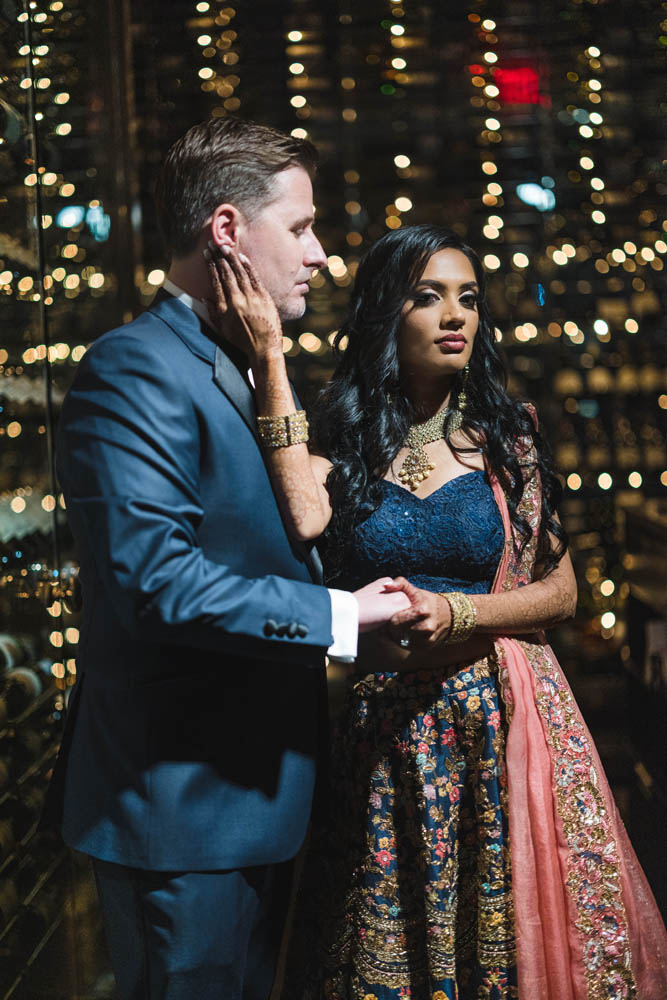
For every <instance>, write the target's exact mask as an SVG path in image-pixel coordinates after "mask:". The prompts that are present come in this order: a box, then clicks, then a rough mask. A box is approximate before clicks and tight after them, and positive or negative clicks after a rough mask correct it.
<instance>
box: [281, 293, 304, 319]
mask: <svg viewBox="0 0 667 1000" xmlns="http://www.w3.org/2000/svg"><path fill="white" fill-rule="evenodd" d="M305 311H306V299H305V296H303V295H298V296H295V297H294V298H290V299H288V300H287V302H283V303H281V305H280V306H279V307H278V314H279V316H280V318H281V319H282V320H287V321H289V320H292V319H301V317H302V316H303V314H304V313H305Z"/></svg>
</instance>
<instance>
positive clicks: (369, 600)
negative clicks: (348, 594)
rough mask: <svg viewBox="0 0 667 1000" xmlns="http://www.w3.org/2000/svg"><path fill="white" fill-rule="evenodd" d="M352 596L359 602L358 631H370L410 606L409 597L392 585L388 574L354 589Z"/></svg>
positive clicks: (405, 610)
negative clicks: (359, 588) (358, 588)
mask: <svg viewBox="0 0 667 1000" xmlns="http://www.w3.org/2000/svg"><path fill="white" fill-rule="evenodd" d="M354 596H355V597H356V599H357V602H358V604H359V632H372V631H373V630H374V629H377V628H380V627H381V626H382V625H386V624H387V622H388V621H390V619H391V618H392V617H393V616H394V615H396V614H398V613H399V612H401V611H403V612H407V610H408V609H409V608H410V606H411V605H410V600H409V598H408V597H407V596H406V595H405V594H404V593H402V592H401V590H400V588H397V587H395V586H394V581H393V580H392V579H391V577H390V576H384V577H382V578H381V579H380V580H374V581H373V583H369V584H367V585H366V586H365V587H362V588H361V590H355V591H354Z"/></svg>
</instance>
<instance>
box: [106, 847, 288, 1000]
mask: <svg viewBox="0 0 667 1000" xmlns="http://www.w3.org/2000/svg"><path fill="white" fill-rule="evenodd" d="M92 860H93V869H94V872H95V879H96V882H97V888H98V893H99V896H100V901H101V904H102V913H103V918H104V927H105V932H106V938H107V944H108V947H109V952H110V957H111V966H112V969H113V972H114V975H115V977H116V985H117V997H118V1000H193V998H194V997H196V998H197V1000H268V998H269V996H270V993H271V988H272V986H273V980H274V977H275V973H276V966H277V963H278V956H279V952H280V944H281V939H282V934H283V929H284V925H285V919H286V914H287V908H288V903H289V898H290V890H291V882H292V873H293V862H292V861H287V862H282V863H280V864H275V865H263V866H259V867H255V868H239V869H232V870H230V871H213V872H157V871H144V870H141V869H136V868H127V867H125V866H124V865H118V864H113V863H111V862H108V861H100V860H99V859H97V858H93V859H92Z"/></svg>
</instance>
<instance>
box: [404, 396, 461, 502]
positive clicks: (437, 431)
mask: <svg viewBox="0 0 667 1000" xmlns="http://www.w3.org/2000/svg"><path fill="white" fill-rule="evenodd" d="M448 412H449V411H448V410H441V411H440V413H436V414H435V416H433V417H431V418H430V419H429V420H425V421H424V423H423V424H413V425H412V427H411V428H410V430H409V431H408V434H407V437H406V439H405V446H406V447H407V448H409V449H410V451H409V453H408V455H407V456H406V458H405V461H404V462H403V464H402V466H401V468H400V469H399V472H398V479H399V480H400V481H401V482H402V483H403V485H404V486H409V487H410V489H411V490H413V491H414V490H416V489H417V487H418V486H419V484H420V483H423V481H424V480H425V479H427V478H428V476H429V475H430V473H431V472H432V471H433V469H434V468H435V466H434V465H433V463H432V462H431V459H430V458H429V456H428V453H427V452H426V450H425V448H424V445H427V444H431V443H432V442H433V441H439V440H440V439H441V438H444V437H445V424H446V422H447V416H448Z"/></svg>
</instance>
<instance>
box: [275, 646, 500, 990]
mask: <svg viewBox="0 0 667 1000" xmlns="http://www.w3.org/2000/svg"><path fill="white" fill-rule="evenodd" d="M505 737H506V725H505V720H504V716H503V708H502V705H501V702H500V697H499V691H498V684H497V679H496V668H495V663H494V661H493V660H492V659H491V658H490V657H489V658H484V659H482V660H478V661H477V662H475V663H473V664H470V665H468V666H466V667H465V668H464V669H460V670H459V671H458V672H457V673H456V674H455V675H454V676H452V677H450V678H448V679H443V678H442V676H440V675H438V674H437V672H433V671H428V672H426V671H424V672H420V673H417V674H414V673H413V674H410V673H403V674H399V673H385V674H368V675H366V676H361V677H360V676H359V675H358V674H357V675H355V676H354V677H352V678H351V679H350V682H349V685H348V692H347V698H346V703H345V707H344V709H343V712H342V715H341V718H340V720H339V723H338V727H337V732H336V735H335V737H334V741H333V748H332V764H331V795H330V810H329V812H330V815H329V818H328V821H327V823H326V824H321V825H319V826H317V827H314V829H313V833H312V836H311V843H310V846H309V849H308V852H307V856H306V861H305V864H304V875H303V878H302V884H301V890H300V894H299V899H298V902H297V908H296V916H295V923H294V928H293V932H292V938H291V947H290V954H289V958H288V968H287V975H286V985H285V988H284V990H283V994H282V997H283V1000H324V998H326V1000H394V998H399V997H411V998H413V1000H455V998H457V1000H510V998H516V997H517V996H518V991H517V987H516V955H515V942H514V921H513V908H512V893H511V873H510V852H509V840H508V828H507V802H506V799H507V787H506V778H505V765H504V757H505Z"/></svg>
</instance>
